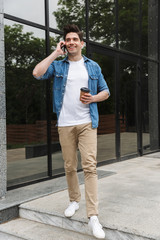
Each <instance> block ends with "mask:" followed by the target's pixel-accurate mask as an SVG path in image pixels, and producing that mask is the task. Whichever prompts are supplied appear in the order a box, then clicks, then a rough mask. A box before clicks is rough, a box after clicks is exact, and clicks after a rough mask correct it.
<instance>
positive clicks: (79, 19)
mask: <svg viewBox="0 0 160 240" xmlns="http://www.w3.org/2000/svg"><path fill="white" fill-rule="evenodd" d="M53 2H54V3H53ZM49 3H50V26H51V27H53V28H57V29H59V30H63V27H64V25H66V24H72V23H74V24H76V25H78V26H79V28H80V29H81V30H83V31H84V32H85V1H81V0H74V1H73V0H71V1H52V0H50V1H49Z"/></svg>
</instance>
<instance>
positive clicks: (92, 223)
mask: <svg viewBox="0 0 160 240" xmlns="http://www.w3.org/2000/svg"><path fill="white" fill-rule="evenodd" d="M88 226H89V228H90V229H91V230H92V233H93V235H94V236H95V237H96V238H99V239H103V238H105V232H104V231H103V229H102V225H101V224H100V223H99V220H98V217H97V216H92V217H90V220H89V223H88Z"/></svg>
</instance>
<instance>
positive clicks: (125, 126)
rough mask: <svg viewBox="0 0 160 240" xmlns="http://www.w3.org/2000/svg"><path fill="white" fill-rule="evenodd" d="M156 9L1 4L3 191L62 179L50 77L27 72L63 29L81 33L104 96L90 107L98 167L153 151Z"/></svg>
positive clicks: (152, 0)
mask: <svg viewBox="0 0 160 240" xmlns="http://www.w3.org/2000/svg"><path fill="white" fill-rule="evenodd" d="M35 9H36V11H35ZM159 9H160V6H159V2H158V0H130V1H123V0H108V1H104V0H99V1H97V2H95V1H93V0H90V1H89V0H85V1H82V0H74V1H73V0H69V1H61V0H60V1H58V0H56V1H51V0H35V1H30V0H29V1H24V0H23V1H22V0H13V1H12V3H11V1H9V0H5V1H4V12H5V14H4V17H5V22H4V23H5V59H6V62H5V64H6V104H7V161H8V187H9V188H12V187H16V186H18V185H21V184H27V183H28V182H34V181H39V180H43V179H48V178H52V177H55V176H60V175H62V174H64V167H63V158H62V153H61V148H60V144H59V138H58V132H57V127H56V115H55V114H54V113H52V83H53V79H49V80H46V81H38V80H35V79H34V78H33V77H32V70H33V68H34V66H35V65H36V64H37V63H38V62H39V61H41V60H42V59H44V58H45V57H46V56H47V55H49V54H50V53H51V52H52V51H54V49H55V47H56V45H57V42H58V41H59V40H60V39H62V37H63V26H64V25H65V24H67V23H75V24H77V25H78V26H79V27H80V28H81V29H82V30H83V32H84V41H85V47H84V48H83V54H84V55H86V56H87V57H89V58H91V59H93V60H95V61H96V62H97V63H98V64H99V65H100V66H101V68H102V72H103V75H104V77H105V79H106V81H107V84H108V86H109V89H110V92H111V96H110V98H109V99H108V100H107V101H104V102H101V103H98V107H99V128H98V155H97V161H98V164H99V165H101V164H107V163H110V162H113V161H120V160H123V158H129V157H130V156H138V155H143V154H145V153H150V152H153V151H157V150H158V149H159V133H160V131H159V113H160V112H159V70H160V67H159V52H160V51H159V49H160V48H159V41H158V40H159V35H160V31H159V29H160V26H159V22H158V19H159V17H160V12H159ZM78 155H79V167H78V168H79V169H81V164H80V154H79V153H78Z"/></svg>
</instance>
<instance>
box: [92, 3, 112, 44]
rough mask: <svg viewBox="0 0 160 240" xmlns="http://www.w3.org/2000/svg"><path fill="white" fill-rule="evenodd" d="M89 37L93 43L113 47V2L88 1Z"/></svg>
mask: <svg viewBox="0 0 160 240" xmlns="http://www.w3.org/2000/svg"><path fill="white" fill-rule="evenodd" d="M89 36H90V39H91V40H93V41H96V42H99V43H103V44H106V45H109V46H112V47H113V46H115V3H114V1H113V0H109V1H104V0H100V1H94V0H91V1H90V6H89Z"/></svg>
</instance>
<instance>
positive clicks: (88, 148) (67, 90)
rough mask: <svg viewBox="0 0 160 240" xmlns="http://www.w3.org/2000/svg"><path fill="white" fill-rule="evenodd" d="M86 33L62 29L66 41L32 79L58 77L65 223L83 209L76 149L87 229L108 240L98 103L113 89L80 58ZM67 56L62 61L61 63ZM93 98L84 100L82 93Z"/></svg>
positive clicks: (56, 103) (56, 101) (96, 68)
mask: <svg viewBox="0 0 160 240" xmlns="http://www.w3.org/2000/svg"><path fill="white" fill-rule="evenodd" d="M83 45H84V42H83V33H82V32H81V31H80V30H79V28H78V27H77V26H76V25H74V24H69V25H67V26H65V27H64V41H60V42H59V43H58V45H57V48H56V50H55V51H54V52H52V53H51V54H50V55H49V56H48V57H47V58H45V59H44V60H42V61H41V62H40V63H39V64H37V65H36V67H35V69H34V70H33V75H34V77H36V78H37V79H42V80H43V79H48V78H50V77H52V76H54V82H53V111H54V112H56V114H57V121H58V133H59V139H60V144H61V148H62V154H63V159H64V167H65V174H66V179H67V184H68V193H69V199H70V204H69V206H68V208H67V209H66V210H65V212H64V214H65V216H66V217H72V216H73V215H74V214H75V212H76V211H77V210H78V209H79V202H80V198H81V193H80V189H79V183H78V177H77V163H78V160H77V149H79V151H80V154H81V164H82V168H83V171H84V179H85V198H86V209H87V216H88V218H89V226H90V228H91V230H92V232H93V235H94V236H95V237H97V238H105V233H104V231H103V229H102V226H101V224H100V223H99V220H98V196H97V195H98V194H97V171H96V164H97V161H96V155H97V127H98V109H97V102H100V101H103V100H106V99H107V98H108V97H109V94H110V93H109V89H108V86H107V84H106V81H105V80H104V78H103V75H102V73H101V69H100V67H99V65H98V64H97V63H96V62H94V61H92V60H91V59H88V58H86V57H85V56H82V47H83ZM66 52H67V56H66V57H65V58H64V59H63V60H59V61H57V60H56V58H58V57H59V56H61V55H64V54H65V53H66ZM82 87H84V88H85V89H86V88H89V90H90V92H86V93H84V94H83V95H82V96H81V97H80V89H81V88H82Z"/></svg>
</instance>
